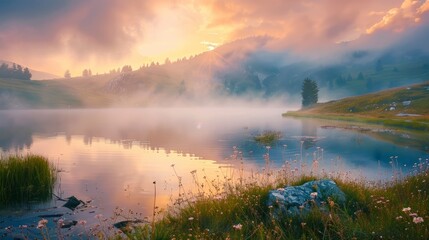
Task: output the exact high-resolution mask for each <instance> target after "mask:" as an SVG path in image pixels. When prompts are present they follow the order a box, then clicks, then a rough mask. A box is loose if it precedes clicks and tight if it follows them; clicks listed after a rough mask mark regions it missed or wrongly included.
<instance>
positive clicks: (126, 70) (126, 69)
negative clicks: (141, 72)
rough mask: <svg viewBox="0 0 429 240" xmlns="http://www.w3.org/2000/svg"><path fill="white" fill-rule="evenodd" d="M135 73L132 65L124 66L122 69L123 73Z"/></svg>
mask: <svg viewBox="0 0 429 240" xmlns="http://www.w3.org/2000/svg"><path fill="white" fill-rule="evenodd" d="M132 71H133V68H132V67H131V65H124V66H123V67H122V72H123V73H126V72H132Z"/></svg>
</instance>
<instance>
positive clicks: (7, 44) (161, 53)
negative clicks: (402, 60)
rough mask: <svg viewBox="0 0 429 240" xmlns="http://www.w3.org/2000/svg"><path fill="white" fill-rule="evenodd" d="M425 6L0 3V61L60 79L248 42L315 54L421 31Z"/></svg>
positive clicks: (218, 0) (199, 0)
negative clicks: (266, 41) (258, 39)
mask: <svg viewBox="0 0 429 240" xmlns="http://www.w3.org/2000/svg"><path fill="white" fill-rule="evenodd" d="M428 12H429V0H419V1H413V0H372V1H370V0H347V1H344V0H300V1H296V0H264V1H259V0H180V1H179V0H127V1H124V0H2V1H0V59H1V60H8V61H13V62H17V63H20V64H22V65H24V66H29V67H30V68H33V69H37V70H42V71H46V72H49V73H53V74H57V75H59V76H63V74H64V72H65V71H66V70H70V72H71V73H72V76H76V75H80V74H81V73H82V70H83V69H85V68H90V69H91V70H92V72H93V73H104V72H108V71H109V70H111V69H114V68H118V67H122V66H123V65H126V64H129V65H132V66H133V68H134V69H135V68H137V67H139V66H141V65H144V64H148V63H150V62H152V61H158V62H160V63H163V62H164V61H165V59H166V58H169V59H170V60H176V59H179V58H183V57H189V56H192V55H195V54H199V53H202V52H204V51H209V50H213V49H215V48H216V47H217V46H219V45H221V44H224V43H228V42H231V41H234V40H236V39H243V38H246V37H252V36H270V37H273V38H274V39H277V40H278V45H279V46H280V48H282V49H288V48H289V49H297V50H299V49H320V48H323V47H324V46H328V45H330V44H335V43H341V42H348V41H353V40H356V39H359V38H361V37H362V36H368V35H375V34H378V33H380V32H383V31H389V32H393V33H394V34H396V35H398V36H400V35H401V34H406V32H407V31H406V30H407V29H408V28H413V27H415V26H418V25H423V24H428V21H426V19H427V18H428Z"/></svg>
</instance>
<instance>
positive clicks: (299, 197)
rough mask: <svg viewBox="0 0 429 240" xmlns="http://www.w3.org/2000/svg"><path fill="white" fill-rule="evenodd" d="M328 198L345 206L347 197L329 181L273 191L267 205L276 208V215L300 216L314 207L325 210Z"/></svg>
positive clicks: (269, 195) (313, 182)
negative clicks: (324, 205)
mask: <svg viewBox="0 0 429 240" xmlns="http://www.w3.org/2000/svg"><path fill="white" fill-rule="evenodd" d="M328 198H330V199H331V200H332V201H334V202H335V203H336V204H339V205H343V204H344V203H345V201H346V196H345V194H344V192H343V191H341V190H340V189H339V188H338V186H337V184H336V183H335V182H334V181H332V180H329V179H324V180H316V181H310V182H307V183H304V184H303V185H301V186H289V187H288V186H286V187H284V188H279V189H277V190H271V191H270V192H269V194H268V201H267V205H268V206H272V207H273V208H274V214H275V215H280V214H287V215H298V214H301V213H306V212H308V211H309V210H310V209H311V207H312V205H316V206H318V207H319V208H321V209H322V210H323V203H326V202H327V200H328Z"/></svg>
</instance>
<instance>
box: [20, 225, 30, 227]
mask: <svg viewBox="0 0 429 240" xmlns="http://www.w3.org/2000/svg"><path fill="white" fill-rule="evenodd" d="M27 227H28V226H27V225H19V228H27Z"/></svg>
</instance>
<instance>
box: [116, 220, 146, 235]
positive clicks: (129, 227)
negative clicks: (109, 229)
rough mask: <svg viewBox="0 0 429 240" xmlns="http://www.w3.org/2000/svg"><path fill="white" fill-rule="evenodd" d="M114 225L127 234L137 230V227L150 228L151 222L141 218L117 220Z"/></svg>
mask: <svg viewBox="0 0 429 240" xmlns="http://www.w3.org/2000/svg"><path fill="white" fill-rule="evenodd" d="M113 226H114V227H115V228H118V229H120V230H121V231H122V232H124V233H127V234H128V233H132V232H135V230H136V228H142V229H146V230H147V229H148V228H150V225H149V222H147V221H144V220H140V219H137V220H125V221H121V222H117V223H115V224H113Z"/></svg>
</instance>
